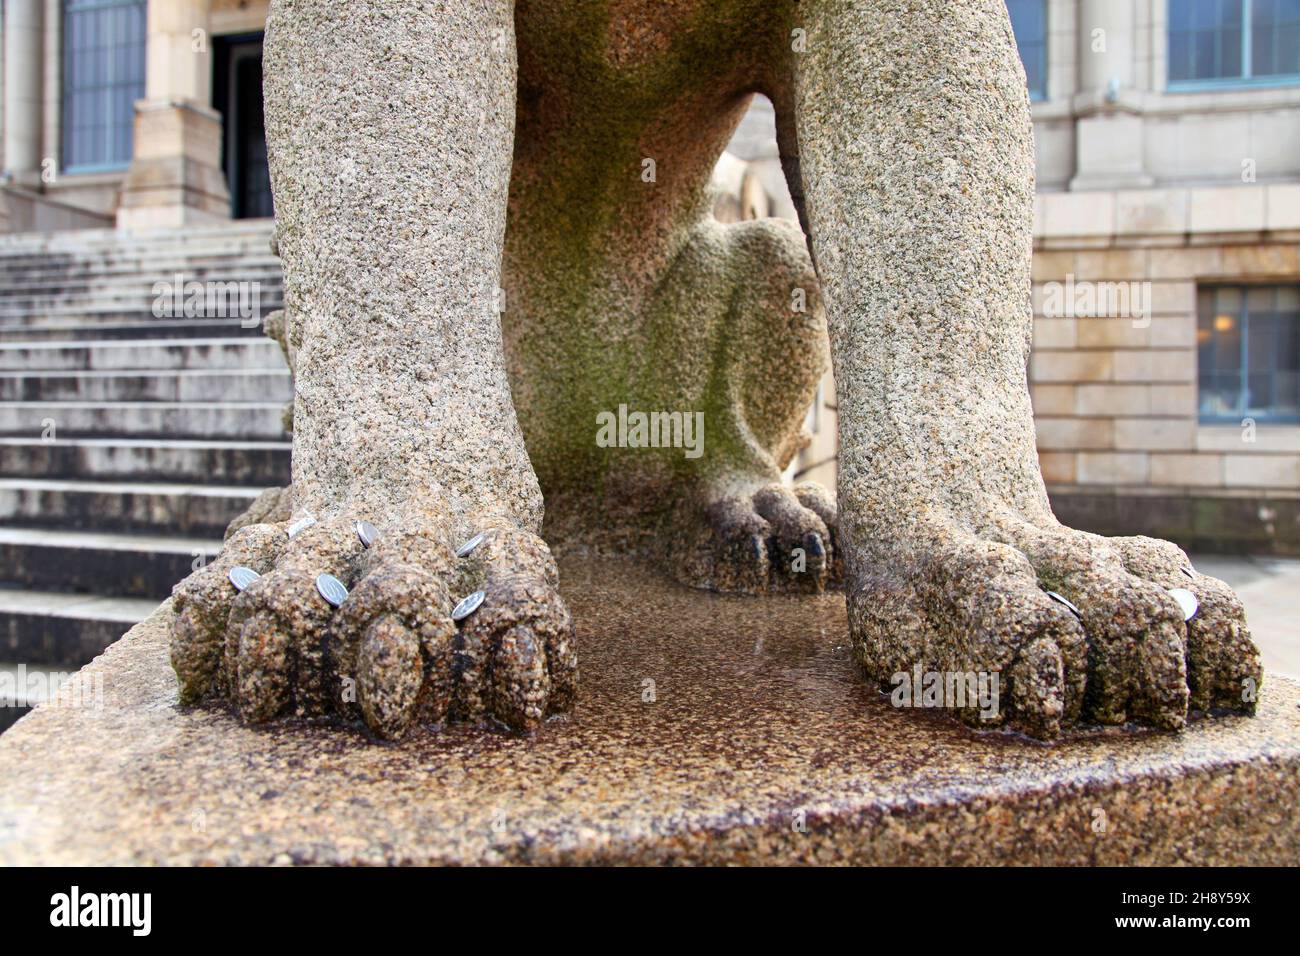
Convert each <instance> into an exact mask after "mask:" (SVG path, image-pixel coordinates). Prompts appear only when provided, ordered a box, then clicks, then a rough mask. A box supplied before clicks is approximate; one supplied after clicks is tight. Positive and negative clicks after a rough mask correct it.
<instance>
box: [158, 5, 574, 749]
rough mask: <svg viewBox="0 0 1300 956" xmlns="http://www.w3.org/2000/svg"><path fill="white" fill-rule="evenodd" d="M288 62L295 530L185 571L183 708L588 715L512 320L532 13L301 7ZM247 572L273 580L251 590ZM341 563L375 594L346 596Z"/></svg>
mask: <svg viewBox="0 0 1300 956" xmlns="http://www.w3.org/2000/svg"><path fill="white" fill-rule="evenodd" d="M265 57H266V59H265V66H266V102H267V135H268V142H269V146H270V154H271V173H272V181H273V187H274V191H275V200H276V211H277V217H278V224H277V240H278V246H279V251H280V256H281V258H282V259H283V262H284V268H285V277H286V305H287V309H286V313H287V315H288V317H289V322H290V324H291V326H292V327H291V328H290V329H289V330H288V338H289V339H291V340H292V341H293V342H294V344H295V348H296V359H297V361H296V366H297V367H296V371H297V374H296V398H295V410H294V449H293V472H294V474H293V488H292V495H293V501H292V515H293V520H292V521H280V522H277V523H266V522H262V523H253V524H250V525H248V526H246V527H243V528H240V529H239V530H237V531H236V532H235V533H234V534H232V535H231V536H230V538H229V540H228V541H227V543H226V547H225V550H224V551H223V553H222V555H221V556H220V558H219V559H218V560H217V561H216V562H215V563H214V564H213V565H212V566H210V567H208V568H205V569H203V570H202V571H200V572H198V573H196V574H195V575H193V576H191V577H190V578H189V579H187V580H186V581H184V582H182V583H181V584H180V585H178V586H177V588H176V605H175V606H176V611H177V623H176V627H175V634H174V638H173V644H172V662H173V665H174V667H175V669H176V672H177V675H178V676H179V678H180V681H181V699H182V701H183V702H190V701H195V700H198V699H201V698H204V697H208V696H216V697H221V698H225V699H227V700H229V701H230V702H232V703H233V704H234V705H235V706H236V707H237V709H238V711H239V713H240V715H241V716H242V717H243V718H244V719H246V720H249V721H254V722H256V721H265V720H268V719H271V718H273V717H276V716H280V715H305V716H312V715H320V714H341V715H343V716H347V717H361V718H364V720H365V722H366V723H367V724H368V725H369V727H370V728H371V729H372V730H373V731H374V732H376V733H377V734H379V735H380V736H383V737H388V738H392V737H397V736H399V735H401V734H402V733H403V732H404V731H405V730H406V728H407V727H408V726H409V725H410V724H411V723H412V721H413V720H418V721H420V722H422V723H438V722H440V721H442V720H444V719H447V718H450V719H462V720H477V719H480V718H493V719H495V720H497V721H500V722H502V723H505V724H507V725H509V726H511V727H515V728H518V729H524V730H529V729H532V728H534V727H536V726H537V725H538V724H539V723H540V722H541V720H542V719H543V718H544V717H545V715H547V714H548V713H553V712H559V711H564V710H567V709H568V708H569V706H570V705H571V703H572V700H573V692H574V681H575V674H576V663H575V658H574V646H573V641H572V626H571V622H570V618H569V615H568V612H567V610H566V609H565V606H564V604H563V602H562V601H561V599H560V597H559V595H558V593H557V591H556V584H557V573H556V569H555V565H554V562H553V561H552V559H551V556H550V553H549V551H548V550H547V547H546V545H545V544H544V543H543V542H542V541H541V539H540V538H539V537H538V536H537V532H538V530H539V529H540V526H541V520H542V500H541V494H540V491H539V489H538V485H537V481H536V478H535V477H534V474H533V471H532V468H531V466H530V464H529V461H528V457H527V454H526V452H525V450H524V445H523V440H522V436H521V433H520V429H519V426H518V423H517V421H516V418H515V412H514V407H513V404H512V402H511V395H510V389H509V386H508V383H507V379H506V373H505V366H504V359H503V356H502V346H501V331H500V324H499V317H498V311H497V310H498V308H499V296H498V293H497V288H498V286H499V284H500V266H501V249H502V239H503V233H504V228H505V215H506V190H507V183H508V180H509V174H510V160H511V147H512V136H513V124H514V106H515V54H514V31H513V17H512V4H511V3H510V2H509V0H349V2H347V3H339V2H334V0H276V2H274V3H273V4H272V8H271V12H270V15H269V18H268V22H267V31H266V51H265ZM308 516H311V518H314V520H315V523H314V524H310V526H307V527H302V529H301V530H298V531H296V533H294V534H293V535H292V537H290V535H289V533H288V531H289V529H290V528H291V527H297V526H301V525H305V524H307V523H308V522H307V521H304V519H306V518H307V517H308ZM359 521H368V522H371V523H372V524H373V525H374V526H376V527H377V529H378V537H377V539H376V540H374V541H373V543H372V544H370V545H369V547H367V546H366V545H365V544H364V543H363V541H362V540H361V537H360V536H359V534H358V531H357V523H358V522H359ZM480 532H482V533H484V535H485V537H484V540H483V541H482V543H481V544H479V545H478V546H477V548H475V549H474V550H473V551H472V552H471V553H470V554H469V555H468V556H467V557H464V558H458V557H457V556H456V555H455V554H454V549H456V548H457V546H458V545H459V544H461V543H462V542H464V541H466V540H467V539H470V538H471V537H472V536H474V535H476V534H478V533H480ZM236 565H244V566H247V567H249V568H252V569H253V570H254V571H257V572H259V573H260V574H261V577H260V579H258V580H257V581H256V582H254V583H253V584H252V585H251V586H249V587H247V589H246V590H244V591H243V592H242V593H237V592H236V589H235V588H234V586H233V585H232V584H231V583H230V582H229V580H228V579H227V575H228V572H229V571H230V569H231V568H232V567H233V566H236ZM322 573H326V574H330V575H333V576H335V577H336V578H338V579H339V580H341V581H342V582H343V583H344V584H345V585H346V586H348V587H349V588H350V589H351V594H350V596H349V597H348V599H347V600H346V601H345V602H344V603H343V604H342V606H341V607H340V608H339V609H337V610H336V609H335V608H334V607H332V606H331V604H330V603H327V602H326V601H325V600H324V599H323V597H322V596H321V593H320V592H319V591H318V587H317V577H318V575H320V574H322ZM479 590H481V591H484V592H486V597H485V599H484V601H483V603H482V605H481V606H480V607H479V608H478V610H477V611H475V612H474V613H473V614H472V615H470V616H469V617H468V618H465V619H464V620H463V621H461V622H460V623H459V625H457V624H456V623H454V622H453V621H452V619H451V611H452V607H453V605H454V604H455V603H456V602H457V601H458V600H459V599H460V598H462V597H464V596H465V595H467V594H469V593H471V592H475V591H479Z"/></svg>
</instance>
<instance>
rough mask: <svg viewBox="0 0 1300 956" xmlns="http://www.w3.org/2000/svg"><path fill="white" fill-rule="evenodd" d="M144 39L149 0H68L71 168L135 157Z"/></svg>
mask: <svg viewBox="0 0 1300 956" xmlns="http://www.w3.org/2000/svg"><path fill="white" fill-rule="evenodd" d="M144 44H145V0H64V4H63V165H64V168H66V169H67V170H69V171H70V172H88V171H92V170H98V169H120V168H122V167H123V166H125V165H127V164H128V163H129V162H130V161H131V145H132V140H133V134H134V126H135V101H136V100H138V99H140V97H142V96H144V62H145V48H144Z"/></svg>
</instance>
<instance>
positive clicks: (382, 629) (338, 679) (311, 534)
mask: <svg viewBox="0 0 1300 956" xmlns="http://www.w3.org/2000/svg"><path fill="white" fill-rule="evenodd" d="M304 525H306V526H304ZM481 527H482V531H481V532H480V533H479V534H476V535H475V536H474V537H473V538H471V539H470V540H469V541H468V542H464V543H460V547H459V548H457V549H456V550H455V551H453V548H454V547H455V546H456V544H458V542H455V541H454V539H453V535H452V534H451V533H450V527H449V523H448V522H445V521H438V520H427V519H420V518H416V519H411V520H403V521H395V522H393V523H392V524H391V525H388V524H385V525H384V526H382V527H380V528H375V527H374V526H372V525H368V524H362V523H360V522H358V521H357V520H354V518H353V517H337V518H331V519H327V520H321V521H319V522H316V523H313V524H308V523H307V522H304V521H302V520H301V519H300V520H299V522H298V524H297V525H296V526H295V525H292V524H290V523H288V522H282V523H279V524H254V525H250V526H248V527H245V528H242V529H240V530H239V531H237V532H235V533H234V534H233V535H231V537H230V538H229V539H228V541H227V542H226V546H225V549H224V550H223V551H222V553H221V555H220V556H219V558H218V559H217V560H216V561H215V562H214V563H213V564H211V565H209V566H208V567H206V568H203V569H202V570H200V571H198V572H196V573H195V574H193V575H191V576H190V577H189V578H187V579H186V580H185V581H182V582H181V583H180V584H178V585H177V586H176V588H175V591H174V594H175V611H176V624H175V628H174V631H173V636H172V646H171V657H172V666H173V668H174V669H175V671H176V674H177V676H178V677H179V678H180V684H181V692H180V699H181V702H182V703H183V704H189V703H194V702H197V701H199V700H203V699H205V698H218V699H224V700H225V701H227V702H228V703H230V704H231V705H232V706H233V707H234V708H235V710H236V712H237V713H238V714H239V716H240V717H241V718H242V719H243V720H245V721H247V722H249V723H264V722H266V721H269V720H272V719H274V718H277V717H281V716H301V717H322V716H337V717H342V718H344V719H358V718H359V719H361V720H364V722H365V724H366V726H368V727H369V728H370V730H371V731H373V732H374V733H375V734H376V735H377V736H379V737H381V738H384V739H388V740H393V739H397V738H400V737H401V736H402V735H403V734H404V733H405V732H406V731H407V729H408V728H409V727H410V726H411V725H412V724H414V723H420V724H426V725H436V724H440V723H442V722H444V721H475V722H479V721H492V722H495V723H499V724H502V725H504V726H506V727H508V728H511V729H514V730H518V731H524V732H529V731H533V730H535V729H537V728H538V727H539V726H540V725H541V723H542V721H543V720H544V719H545V718H546V717H547V716H548V715H552V714H559V713H565V712H567V711H569V710H570V709H571V708H572V706H573V703H574V698H575V689H576V682H577V657H576V648H575V644H574V638H573V624H572V619H571V618H570V616H569V612H568V609H567V608H566V607H565V604H564V601H563V599H562V598H561V597H560V595H559V592H558V590H557V583H558V575H557V571H556V568H555V563H554V560H553V559H552V557H551V554H550V551H549V550H548V549H547V547H546V545H545V543H544V542H542V540H541V539H540V538H538V537H537V536H536V535H533V534H531V533H529V532H526V531H523V530H520V529H519V528H518V527H516V526H515V525H513V524H512V523H510V522H508V521H504V520H501V521H491V520H489V521H484V522H482V524H481ZM290 530H292V531H293V532H294V533H293V534H292V536H290V535H289V533H288V532H289V531H290ZM367 539H369V540H367ZM471 545H472V546H471ZM236 569H246V570H236ZM232 572H234V573H232ZM249 572H252V573H249Z"/></svg>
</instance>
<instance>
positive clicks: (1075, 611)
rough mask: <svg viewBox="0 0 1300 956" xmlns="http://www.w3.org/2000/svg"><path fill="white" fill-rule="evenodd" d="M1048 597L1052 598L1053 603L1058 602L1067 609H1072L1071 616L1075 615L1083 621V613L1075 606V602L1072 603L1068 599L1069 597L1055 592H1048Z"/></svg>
mask: <svg viewBox="0 0 1300 956" xmlns="http://www.w3.org/2000/svg"><path fill="white" fill-rule="evenodd" d="M1047 596H1048V597H1049V598H1051V599H1052V600H1053V601H1057V602H1059V603H1061V604H1064V605H1065V606H1066V607H1068V608H1069V609H1070V613H1071V614H1073V615H1074V616H1075V617H1077V618H1078V619H1079V620H1083V614H1081V613H1080V612H1079V609H1078V608H1077V607H1075V606H1074V602H1073V601H1071V600H1070V599H1069V598H1067V597H1065V596H1063V595H1060V594H1057V593H1056V592H1055V591H1048V592H1047Z"/></svg>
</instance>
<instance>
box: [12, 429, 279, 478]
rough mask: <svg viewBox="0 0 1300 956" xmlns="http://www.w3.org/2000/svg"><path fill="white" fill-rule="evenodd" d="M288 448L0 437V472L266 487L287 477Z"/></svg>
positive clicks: (241, 443)
mask: <svg viewBox="0 0 1300 956" xmlns="http://www.w3.org/2000/svg"><path fill="white" fill-rule="evenodd" d="M291 448H292V445H291V444H290V442H288V441H276V442H254V441H229V442H227V441H188V440H178V439H160V440H149V439H134V440H133V439H127V438H88V439H67V438H59V439H57V440H55V441H51V442H44V441H41V440H40V439H29V438H0V477H5V478H65V479H72V480H84V479H87V478H102V479H104V480H117V481H130V482H186V483H195V484H202V483H208V482H214V483H216V484H220V485H238V486H241V487H252V488H267V487H271V486H283V485H287V484H288V483H289V454H290V450H291Z"/></svg>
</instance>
